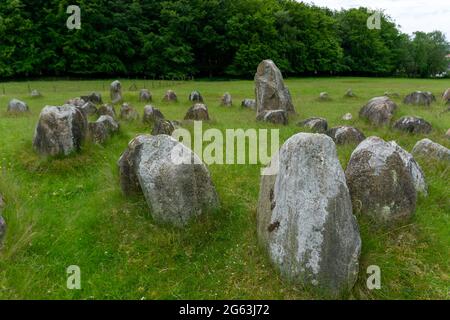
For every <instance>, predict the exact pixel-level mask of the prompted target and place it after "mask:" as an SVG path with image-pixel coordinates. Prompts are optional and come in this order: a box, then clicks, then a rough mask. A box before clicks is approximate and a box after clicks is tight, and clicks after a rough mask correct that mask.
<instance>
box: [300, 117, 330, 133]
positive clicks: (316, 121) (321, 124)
mask: <svg viewBox="0 0 450 320" xmlns="http://www.w3.org/2000/svg"><path fill="white" fill-rule="evenodd" d="M297 125H298V126H300V127H307V128H309V129H311V130H312V131H313V132H317V133H325V132H326V131H327V130H328V122H327V120H326V119H324V118H317V117H314V118H308V119H306V120H303V121H301V122H299V123H298V124H297Z"/></svg>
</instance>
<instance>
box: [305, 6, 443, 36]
mask: <svg viewBox="0 0 450 320" xmlns="http://www.w3.org/2000/svg"><path fill="white" fill-rule="evenodd" d="M303 2H305V3H314V4H315V5H317V6H320V7H328V8H330V9H341V8H345V9H348V8H355V7H356V8H357V7H368V8H371V9H384V10H385V12H386V13H387V14H388V15H389V16H391V17H392V18H393V19H394V20H395V22H396V23H397V24H398V25H400V29H401V30H402V31H403V32H405V33H408V34H412V33H413V32H414V31H425V32H431V31H435V30H440V31H442V32H444V33H445V34H446V36H447V40H449V41H450V0H304V1H303Z"/></svg>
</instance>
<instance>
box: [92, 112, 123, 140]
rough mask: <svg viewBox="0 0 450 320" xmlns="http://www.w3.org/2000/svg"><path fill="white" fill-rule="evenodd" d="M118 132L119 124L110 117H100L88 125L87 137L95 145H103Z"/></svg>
mask: <svg viewBox="0 0 450 320" xmlns="http://www.w3.org/2000/svg"><path fill="white" fill-rule="evenodd" d="M118 131H119V124H118V123H117V122H116V121H115V120H114V119H113V118H112V117H111V116H100V118H98V120H97V121H96V122H91V123H89V135H90V137H91V139H92V141H94V142H95V143H100V144H102V143H105V141H106V140H108V139H109V138H110V137H111V135H112V134H114V133H116V132H118Z"/></svg>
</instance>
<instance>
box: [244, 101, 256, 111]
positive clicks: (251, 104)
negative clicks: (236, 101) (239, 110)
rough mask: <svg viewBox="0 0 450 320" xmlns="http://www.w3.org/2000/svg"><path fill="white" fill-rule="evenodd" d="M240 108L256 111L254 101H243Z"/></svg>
mask: <svg viewBox="0 0 450 320" xmlns="http://www.w3.org/2000/svg"><path fill="white" fill-rule="evenodd" d="M241 106H242V107H243V108H248V109H256V100H255V99H244V100H242V102H241Z"/></svg>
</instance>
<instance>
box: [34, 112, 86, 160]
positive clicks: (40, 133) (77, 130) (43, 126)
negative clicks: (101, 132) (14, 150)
mask: <svg viewBox="0 0 450 320" xmlns="http://www.w3.org/2000/svg"><path fill="white" fill-rule="evenodd" d="M87 126H88V125H87V120H86V117H85V116H84V115H83V113H82V112H81V111H80V110H79V109H78V108H76V107H74V106H72V105H64V106H62V107H54V106H46V107H45V108H44V109H42V111H41V114H40V116H39V122H38V124H37V126H36V131H35V134H34V140H33V146H34V148H35V150H36V151H37V152H38V153H40V154H43V155H50V156H56V155H68V154H70V153H72V152H74V151H78V150H80V148H81V144H82V142H83V141H84V139H85V136H86V133H87Z"/></svg>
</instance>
